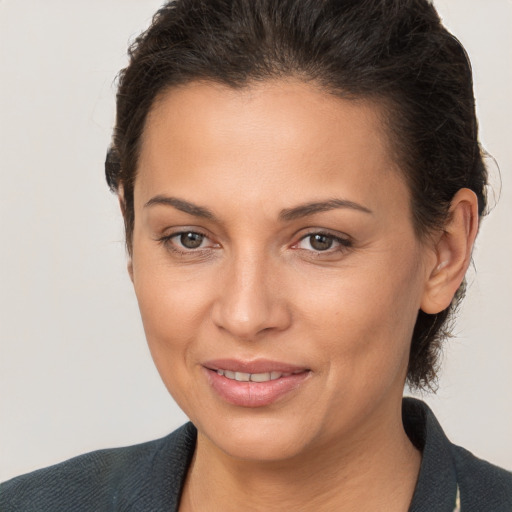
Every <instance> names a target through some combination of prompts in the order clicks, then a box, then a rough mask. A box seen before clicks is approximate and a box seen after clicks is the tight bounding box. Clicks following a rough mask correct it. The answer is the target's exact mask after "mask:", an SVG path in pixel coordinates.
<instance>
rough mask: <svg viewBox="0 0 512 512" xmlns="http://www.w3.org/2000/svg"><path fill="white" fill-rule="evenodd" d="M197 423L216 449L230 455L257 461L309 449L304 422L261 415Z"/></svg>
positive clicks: (296, 453)
mask: <svg viewBox="0 0 512 512" xmlns="http://www.w3.org/2000/svg"><path fill="white" fill-rule="evenodd" d="M196 425H197V426H198V430H199V432H201V434H200V435H203V436H204V437H206V438H207V439H208V441H209V442H210V443H212V444H213V445H214V446H215V447H216V448H217V449H220V450H221V451H222V452H224V453H225V454H227V455H228V456H230V457H233V458H235V459H241V460H250V461H255V462H277V461H282V460H287V459H291V458H293V457H295V456H297V455H299V454H300V453H301V452H303V451H304V450H306V449H307V446H308V445H309V444H310V441H311V440H308V438H309V437H312V436H308V429H307V428H305V425H304V422H303V421H302V422H299V421H297V420H295V421H290V420H285V419H277V418H272V417H268V416H267V417H265V415H263V414H261V415H258V414H254V411H253V414H251V415H248V417H246V418H236V417H232V418H229V420H228V421H221V422H213V421H208V424H207V425H206V428H204V426H203V425H201V424H196Z"/></svg>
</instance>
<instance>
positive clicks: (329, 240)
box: [296, 233, 352, 252]
mask: <svg viewBox="0 0 512 512" xmlns="http://www.w3.org/2000/svg"><path fill="white" fill-rule="evenodd" d="M351 245H352V243H351V242H350V240H347V239H344V238H341V237H339V236H335V235H331V234H329V233H310V234H308V235H306V236H304V237H303V238H301V240H300V241H299V243H298V244H297V245H296V247H297V248H298V249H305V250H309V251H315V252H335V251H341V250H343V249H346V248H348V247H350V246H351Z"/></svg>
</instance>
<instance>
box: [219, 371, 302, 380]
mask: <svg viewBox="0 0 512 512" xmlns="http://www.w3.org/2000/svg"><path fill="white" fill-rule="evenodd" d="M299 373H302V371H297V372H292V373H286V372H275V371H274V372H264V373H246V372H233V371H231V370H220V369H219V370H217V374H218V375H222V376H223V377H226V378H227V379H231V380H236V381H238V382H268V381H270V380H277V379H281V378H282V377H289V376H290V375H297V374H299Z"/></svg>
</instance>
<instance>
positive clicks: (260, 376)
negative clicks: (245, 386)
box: [251, 373, 270, 382]
mask: <svg viewBox="0 0 512 512" xmlns="http://www.w3.org/2000/svg"><path fill="white" fill-rule="evenodd" d="M251 380H252V382H267V381H268V380H270V373H253V374H252V375H251Z"/></svg>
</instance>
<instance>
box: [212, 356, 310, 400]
mask: <svg viewBox="0 0 512 512" xmlns="http://www.w3.org/2000/svg"><path fill="white" fill-rule="evenodd" d="M203 368H204V370H205V371H206V374H207V378H208V382H209V384H210V386H211V388H212V389H213V391H214V392H215V394H216V395H217V396H218V397H220V398H221V399H222V400H224V401H226V402H228V403H230V404H232V405H237V406H240V407H263V406H266V405H270V404H273V403H275V402H277V401H280V400H281V399H282V398H283V397H285V396H289V395H291V394H293V392H295V391H296V390H297V389H299V388H300V387H301V386H302V385H303V384H304V383H305V382H306V381H307V380H308V377H309V376H310V374H311V370H310V369H309V368H305V367H300V366H295V365H289V364H285V363H280V362H275V361H269V360H258V361H252V362H243V361H237V360H217V361H210V362H208V363H205V364H204V365H203Z"/></svg>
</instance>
